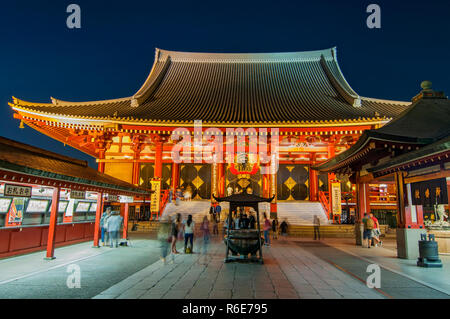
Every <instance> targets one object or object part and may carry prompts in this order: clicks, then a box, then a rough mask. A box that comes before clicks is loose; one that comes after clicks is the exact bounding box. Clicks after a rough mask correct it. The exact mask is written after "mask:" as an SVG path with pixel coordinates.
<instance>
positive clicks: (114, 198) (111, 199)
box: [107, 194, 119, 202]
mask: <svg viewBox="0 0 450 319" xmlns="http://www.w3.org/2000/svg"><path fill="white" fill-rule="evenodd" d="M107 200H108V202H118V201H119V196H117V195H110V194H108V197H107Z"/></svg>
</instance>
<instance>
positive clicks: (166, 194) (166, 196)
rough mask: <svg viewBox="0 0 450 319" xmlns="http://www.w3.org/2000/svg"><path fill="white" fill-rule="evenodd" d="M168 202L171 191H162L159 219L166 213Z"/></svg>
mask: <svg viewBox="0 0 450 319" xmlns="http://www.w3.org/2000/svg"><path fill="white" fill-rule="evenodd" d="M168 200H169V190H168V189H165V190H163V191H161V203H160V205H159V216H158V219H159V217H161V215H162V214H163V213H164V208H166V205H167V201H168Z"/></svg>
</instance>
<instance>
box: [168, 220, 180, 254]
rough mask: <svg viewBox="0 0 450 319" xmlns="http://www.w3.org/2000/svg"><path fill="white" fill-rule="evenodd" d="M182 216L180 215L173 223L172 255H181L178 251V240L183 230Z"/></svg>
mask: <svg viewBox="0 0 450 319" xmlns="http://www.w3.org/2000/svg"><path fill="white" fill-rule="evenodd" d="M181 227H182V226H181V214H180V213H178V214H177V216H176V218H175V220H174V221H173V223H172V229H171V235H172V244H171V251H172V254H179V252H178V251H177V238H178V233H179V232H180V230H181Z"/></svg>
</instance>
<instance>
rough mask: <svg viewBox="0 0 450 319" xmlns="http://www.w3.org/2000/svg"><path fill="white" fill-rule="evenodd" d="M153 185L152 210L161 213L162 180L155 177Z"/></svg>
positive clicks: (152, 181)
mask: <svg viewBox="0 0 450 319" xmlns="http://www.w3.org/2000/svg"><path fill="white" fill-rule="evenodd" d="M151 185H152V186H151V187H152V191H153V193H152V195H151V197H150V198H151V204H150V210H151V212H152V213H159V204H160V203H159V201H160V198H161V180H160V179H154V180H151Z"/></svg>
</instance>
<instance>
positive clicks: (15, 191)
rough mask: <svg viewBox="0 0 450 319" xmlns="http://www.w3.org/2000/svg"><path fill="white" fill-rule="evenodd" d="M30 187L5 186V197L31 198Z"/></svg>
mask: <svg viewBox="0 0 450 319" xmlns="http://www.w3.org/2000/svg"><path fill="white" fill-rule="evenodd" d="M31 192H32V188H31V186H21V185H12V184H6V185H5V196H17V197H31Z"/></svg>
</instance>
